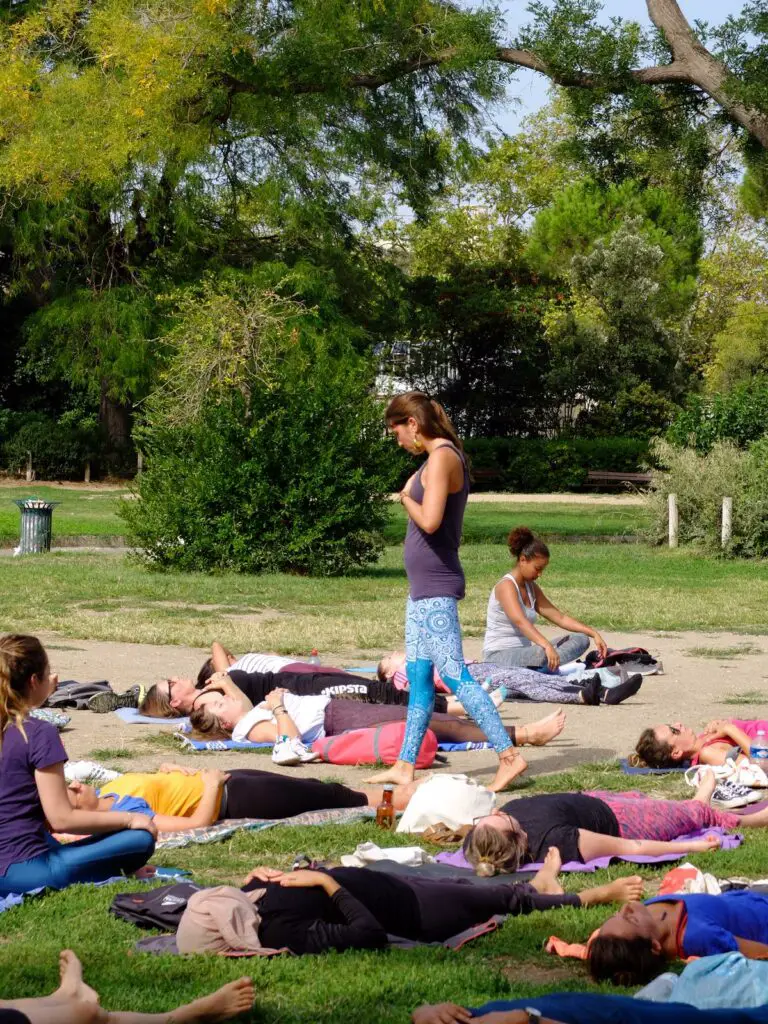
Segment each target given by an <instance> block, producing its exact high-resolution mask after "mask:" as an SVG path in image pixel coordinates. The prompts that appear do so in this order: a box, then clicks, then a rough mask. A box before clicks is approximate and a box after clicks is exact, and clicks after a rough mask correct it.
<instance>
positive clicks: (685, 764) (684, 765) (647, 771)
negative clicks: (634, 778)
mask: <svg viewBox="0 0 768 1024" xmlns="http://www.w3.org/2000/svg"><path fill="white" fill-rule="evenodd" d="M619 764H620V765H621V770H622V771H623V772H624V774H625V775H669V774H670V773H671V772H684V771H687V769H688V768H690V767H691V762H690V761H681V762H680V764H679V765H675V767H674V768H634V767H633V766H632V765H631V764H630V763H629V761H628V760H627V758H626V757H621V758H619Z"/></svg>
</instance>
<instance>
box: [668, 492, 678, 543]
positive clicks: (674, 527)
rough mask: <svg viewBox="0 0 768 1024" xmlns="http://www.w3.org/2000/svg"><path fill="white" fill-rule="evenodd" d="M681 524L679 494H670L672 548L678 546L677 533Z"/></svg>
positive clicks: (670, 539)
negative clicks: (678, 505) (678, 508)
mask: <svg viewBox="0 0 768 1024" xmlns="http://www.w3.org/2000/svg"><path fill="white" fill-rule="evenodd" d="M679 525H680V519H679V515H678V511H677V495H676V494H670V496H669V546H670V547H671V548H676V547H677V533H678V527H679Z"/></svg>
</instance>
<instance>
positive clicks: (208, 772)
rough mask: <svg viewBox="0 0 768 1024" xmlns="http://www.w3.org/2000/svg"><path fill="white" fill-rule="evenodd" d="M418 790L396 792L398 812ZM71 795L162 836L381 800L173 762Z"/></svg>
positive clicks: (80, 786)
mask: <svg viewBox="0 0 768 1024" xmlns="http://www.w3.org/2000/svg"><path fill="white" fill-rule="evenodd" d="M414 788H415V786H398V787H396V788H395V790H394V793H393V804H394V807H395V810H404V809H405V807H406V805H407V803H408V801H409V800H410V798H411V796H412V795H413V790H414ZM68 792H69V800H70V803H71V804H72V807H73V808H75V809H77V810H83V811H130V812H133V813H140V814H144V815H146V816H147V817H149V818H151V819H152V820H153V821H154V823H155V826H156V827H157V829H158V830H159V831H160V832H182V831H185V830H186V829H190V828H204V827H206V826H208V825H213V824H214V823H215V822H217V821H228V820H231V819H233V818H265V819H280V818H292V817H293V816H294V815H296V814H303V813H305V812H306V811H321V810H328V809H330V808H336V807H376V805H377V804H378V803H380V801H381V795H382V789H381V787H380V786H360V787H358V788H354V789H353V788H350V787H349V786H343V785H341V784H340V783H337V782H321V781H320V780H319V779H297V778H290V777H288V776H286V775H279V774H277V773H276V772H266V771H260V770H257V769H252V768H235V769H233V770H232V771H230V772H222V771H218V770H216V769H204V770H203V771H194V770H193V769H190V768H185V767H182V766H181V765H177V764H172V763H166V764H161V765H160V767H159V768H158V770H157V772H152V773H150V772H127V773H126V774H125V775H121V776H119V777H118V778H117V779H114V780H113V781H112V782H108V783H106V784H105V785H104V786H102V787H101V788H100V789H95V788H94V787H93V786H87V785H85V784H84V783H82V782H72V783H71V784H70V786H69V790H68Z"/></svg>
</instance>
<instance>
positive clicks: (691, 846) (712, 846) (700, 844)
mask: <svg viewBox="0 0 768 1024" xmlns="http://www.w3.org/2000/svg"><path fill="white" fill-rule="evenodd" d="M721 841H722V840H721V838H720V836H712V835H709V836H705V838H704V839H694V841H693V842H691V843H686V844H685V848H686V850H687V851H688V853H712V852H713V851H714V850H719V849H720V843H721ZM681 846H682V844H681Z"/></svg>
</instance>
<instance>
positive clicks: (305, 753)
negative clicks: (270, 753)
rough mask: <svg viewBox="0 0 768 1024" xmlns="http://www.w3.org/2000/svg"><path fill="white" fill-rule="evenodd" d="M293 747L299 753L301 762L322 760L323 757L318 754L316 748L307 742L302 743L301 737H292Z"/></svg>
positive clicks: (308, 762)
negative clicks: (309, 745)
mask: <svg viewBox="0 0 768 1024" xmlns="http://www.w3.org/2000/svg"><path fill="white" fill-rule="evenodd" d="M291 747H292V748H293V751H294V753H295V754H297V755H298V758H299V762H300V763H301V764H310V763H311V762H312V761H322V757H321V756H320V755H319V754H316V753H315V752H314V750H312V749H311V748H310V747H308V746H307V745H306V744H305V743H302V742H301V740H300V739H292V740H291Z"/></svg>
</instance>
